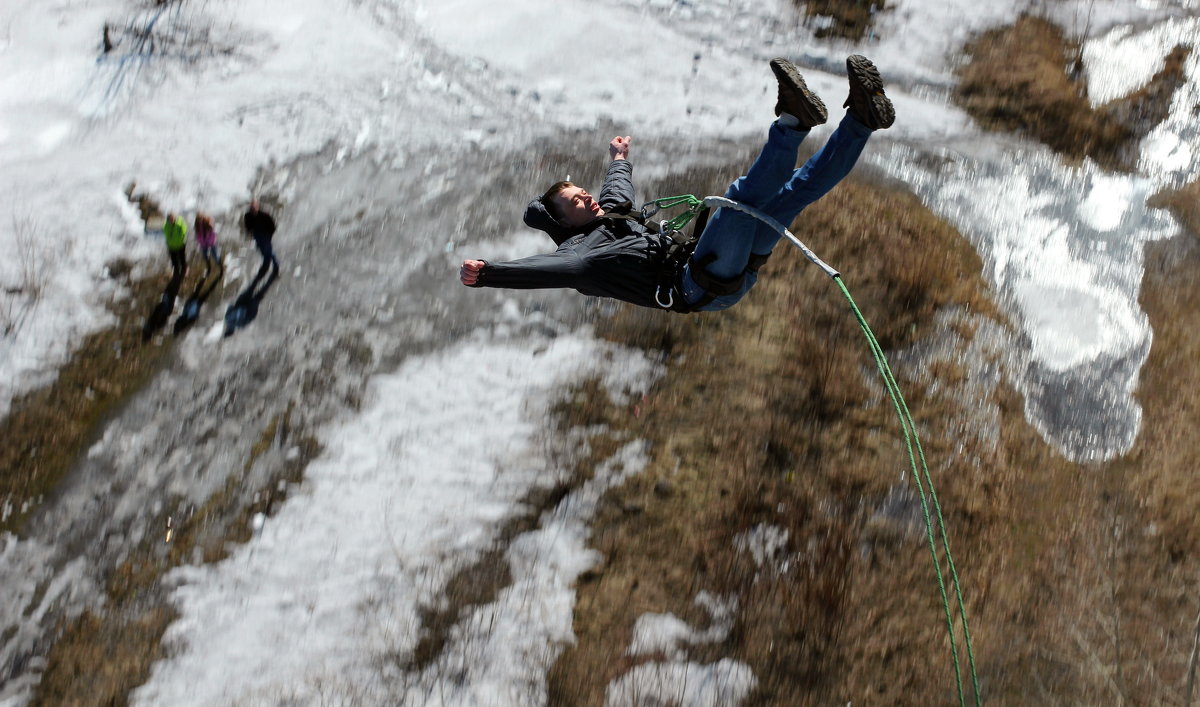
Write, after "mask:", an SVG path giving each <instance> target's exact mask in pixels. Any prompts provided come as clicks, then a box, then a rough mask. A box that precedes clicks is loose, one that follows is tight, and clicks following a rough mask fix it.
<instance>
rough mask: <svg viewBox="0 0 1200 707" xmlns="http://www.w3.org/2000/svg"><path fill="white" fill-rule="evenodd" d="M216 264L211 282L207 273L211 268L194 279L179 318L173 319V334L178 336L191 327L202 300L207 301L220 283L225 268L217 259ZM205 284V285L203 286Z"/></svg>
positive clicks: (197, 314)
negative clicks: (215, 270)
mask: <svg viewBox="0 0 1200 707" xmlns="http://www.w3.org/2000/svg"><path fill="white" fill-rule="evenodd" d="M217 266H218V269H217V275H216V277H214V278H212V281H211V282H209V281H208V274H209V273H210V272H211V269H209V270H205V271H204V275H203V276H202V277H201V278H200V279H199V280H197V281H196V286H195V287H194V288H192V294H191V296H190V297H188V299H187V302H184V304H183V312H182V313H181V314H180V315H179V318H178V319H176V320H175V329H174V333H175V336H179V335H180V334H182V333H184V332H186V331H187V330H188V329H190V328H191V327H192V325H193V324H195V323H196V320H197V319H199V318H200V308H201V307H202V306H204V302H205V301H207V300H208V298H209V296H210V295H211V294H212V293H213V291H214V290H216V289H217V285H219V284H221V279H222V278H223V277H224V275H225V270H224V269H223V268H221V267H220V262H219V261H218V263H217ZM206 284H207V287H206V286H205V285H206Z"/></svg>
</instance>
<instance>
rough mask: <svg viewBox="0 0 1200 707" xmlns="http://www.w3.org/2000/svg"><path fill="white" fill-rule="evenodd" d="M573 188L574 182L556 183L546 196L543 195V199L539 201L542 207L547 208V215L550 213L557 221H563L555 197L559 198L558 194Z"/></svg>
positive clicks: (547, 191)
mask: <svg viewBox="0 0 1200 707" xmlns="http://www.w3.org/2000/svg"><path fill="white" fill-rule="evenodd" d="M573 186H575V183H574V182H555V183H554V184H553V185H551V187H550V188H549V189H547V190H546V193H545V194H542V198H541V199H539V201H541V202H542V206H545V207H546V211H547V213H549V214H550V216H552V217H553V218H554V220H555V221H559V222H561V221H562V213H561V212H560V211H559V210H558V205H557V204H556V203H555V202H554V197H556V196H558V193H559V192H560V191H562V190H563V189H566V188H567V187H573Z"/></svg>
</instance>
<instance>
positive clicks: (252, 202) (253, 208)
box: [250, 199, 258, 211]
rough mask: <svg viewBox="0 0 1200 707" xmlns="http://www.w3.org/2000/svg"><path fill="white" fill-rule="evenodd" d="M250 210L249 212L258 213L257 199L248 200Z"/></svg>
mask: <svg viewBox="0 0 1200 707" xmlns="http://www.w3.org/2000/svg"><path fill="white" fill-rule="evenodd" d="M250 210H251V211H258V199H251V200H250Z"/></svg>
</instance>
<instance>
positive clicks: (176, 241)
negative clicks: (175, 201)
mask: <svg viewBox="0 0 1200 707" xmlns="http://www.w3.org/2000/svg"><path fill="white" fill-rule="evenodd" d="M163 235H164V236H166V239H167V250H180V249H182V248H183V244H184V243H186V242H187V222H186V221H184V220H183V218H182V217H179V216H176V217H175V220H174V221H172V220H170V219H167V220H166V221H165V222H164V223H163Z"/></svg>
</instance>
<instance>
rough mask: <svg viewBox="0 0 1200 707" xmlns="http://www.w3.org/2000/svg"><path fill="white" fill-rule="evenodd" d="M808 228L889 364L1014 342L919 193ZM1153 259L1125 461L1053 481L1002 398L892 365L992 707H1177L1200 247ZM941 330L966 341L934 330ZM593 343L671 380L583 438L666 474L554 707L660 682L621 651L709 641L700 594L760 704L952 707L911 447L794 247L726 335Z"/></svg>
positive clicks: (1053, 460)
mask: <svg viewBox="0 0 1200 707" xmlns="http://www.w3.org/2000/svg"><path fill="white" fill-rule="evenodd" d="M692 176H693V180H694V181H699V180H698V179H697V177H698V175H692ZM712 186H714V184H709V187H710V188H711V187H712ZM662 191H663V193H674V192H670V189H664V190H662ZM795 229H796V233H797V235H798V236H799V237H800V238H801V239H802V240H804V241H805V242H806V243H808V244H809V245H811V246H813V247H814V249H815V250H816V251H817V253H818V254H820V255H821V256H822V257H823V258H825V259H826V260H827V261H828V262H830V263H832V264H833V265H834V266H835V267H839V268H840V269H842V271H843V273H844V277H845V279H846V281H847V283H848V286H849V288H850V290H851V291H852V293H853V294H854V296H855V298H856V300H857V301H858V303H859V306H860V307H861V309H862V311H863V312H864V314H865V316H866V317H867V319H868V321H869V322H870V323H871V325H872V327H873V328H875V330H876V334H877V336H878V337H879V339H880V341H881V342H882V344H883V346H884V347H885V349H887V350H888V351H891V352H893V353H895V352H896V351H898V350H903V349H906V348H908V347H911V346H913V345H918V346H919V345H920V344H921V342H923V341H926V340H927V339H928V337H931V336H944V337H950V338H951V339H953V340H957V342H958V347H959V349H960V350H961V349H963V348H964V347H965V346H966V345H968V344H969V343H970V340H971V338H972V337H973V336H974V333H975V331H976V330H977V329H978V327H979V326H980V325H982V324H984V323H986V322H988V321H991V322H1000V323H1001V326H1003V323H1002V322H1003V320H1002V317H1001V316H1000V315H999V314H998V313H997V312H996V311H995V310H994V309H993V307H992V306H991V305H990V303H989V300H988V296H987V288H986V286H985V284H984V282H983V280H982V279H981V277H980V262H979V260H978V258H977V256H976V255H975V254H974V252H973V251H972V249H971V248H970V246H969V245H968V244H967V243H966V242H965V241H964V240H963V239H962V238H961V236H959V235H958V234H957V233H956V232H955V231H954V229H953V228H951V227H949V226H948V225H946V224H945V223H943V222H940V221H939V220H938V219H936V218H935V217H934V216H932V215H931V214H930V213H929V212H928V211H927V210H926V209H925V208H924V207H923V206H922V205H921V204H920V203H919V202H918V200H917V199H915V198H914V197H912V196H911V195H909V194H906V193H903V192H900V191H896V190H894V189H892V188H890V187H885V186H880V185H873V184H865V183H863V182H856V181H854V180H851V181H849V182H846V183H844V184H842V185H841V186H839V187H838V188H837V189H836V190H835V191H834V192H833V193H831V194H830V195H829V196H827V197H826V198H825V199H823V200H822V201H821V202H819V203H818V204H816V205H814V206H812V207H810V208H809V209H808V210H807V211H806V212H805V214H804V215H803V216H802V217H801V219H800V220H799V221H798V222H797V223H796V224H795ZM1156 249H1162V253H1159V254H1157V255H1154V256H1152V258H1151V266H1150V268H1149V269H1150V271H1151V272H1150V273H1149V274H1148V276H1147V282H1146V286H1145V289H1144V292H1143V295H1142V302H1143V306H1144V307H1146V310H1147V311H1148V312H1149V313H1150V316H1151V320H1152V322H1153V324H1154V327H1155V343H1154V350H1153V351H1152V353H1151V357H1150V360H1149V361H1148V363H1147V365H1146V367H1145V369H1144V371H1143V379H1142V384H1141V387H1140V389H1139V399H1140V400H1141V402H1142V404H1143V405H1144V406H1145V410H1146V418H1145V424H1144V431H1143V433H1142V436H1141V438H1140V439H1139V441H1138V443H1137V445H1136V447H1135V448H1134V449H1133V450H1132V451H1131V453H1130V454H1129V455H1128V456H1126V457H1125V458H1122V459H1119V460H1116V461H1114V462H1112V463H1109V464H1105V465H1092V466H1087V467H1085V466H1081V465H1078V464H1074V463H1072V462H1069V461H1068V460H1066V459H1064V458H1062V457H1061V456H1059V455H1058V454H1057V453H1056V452H1055V451H1054V450H1052V449H1051V448H1050V447H1048V446H1047V445H1046V444H1045V442H1044V441H1043V440H1042V439H1041V437H1040V436H1039V435H1038V434H1037V432H1036V431H1035V430H1034V429H1032V428H1031V427H1030V426H1029V425H1028V423H1027V422H1026V421H1025V417H1024V405H1023V401H1022V400H1021V398H1020V396H1019V395H1018V394H1017V393H1016V392H1014V390H1013V389H1012V388H1010V387H1008V386H1007V385H1004V384H1002V385H1001V386H999V387H997V388H996V389H994V390H992V391H991V392H990V394H985V395H983V396H978V395H976V397H972V396H971V395H965V394H963V393H964V391H965V390H966V391H969V390H970V389H968V388H964V386H965V385H966V384H968V383H969V382H970V381H969V374H968V373H967V371H968V370H969V368H968V367H967V366H965V365H960V364H959V362H957V361H955V360H954V359H953V358H949V359H945V358H943V359H937V358H936V357H933V358H929V359H924V360H922V361H919V362H917V361H913V360H912V359H911V358H910V357H905V358H903V359H902V360H904V361H906V362H907V363H905V364H904V365H897V366H895V367H896V368H897V371H896V373H897V377H898V379H899V382H900V385H901V388H902V390H903V391H904V393H905V395H906V396H907V399H908V403H909V406H910V408H911V410H912V412H913V415H914V417H915V418H916V423H917V426H918V428H919V430H920V431H921V435H922V440H923V442H924V445H925V450H926V454H927V457H928V458H929V460H930V467H931V472H932V474H933V477H934V479H935V482H936V485H937V490H938V494H939V498H940V500H941V503H942V506H943V509H944V511H945V519H946V523H947V525H948V528H949V533H950V541H951V543H952V547H953V550H954V553H955V557H956V560H957V563H958V572H959V574H960V577H961V579H962V583H963V586H964V589H965V595H966V596H965V599H966V606H967V610H968V616H969V618H970V622H971V629H972V636H973V638H974V648H975V654H976V658H977V665H978V673H979V678H980V683H981V688H982V693H983V695H982V697H983V699H984V701H986V702H990V703H994V704H1119V703H1129V704H1180V703H1182V700H1183V696H1184V690H1185V685H1184V681H1185V678H1186V676H1185V673H1186V672H1187V667H1188V658H1189V653H1190V651H1191V648H1192V640H1193V639H1192V631H1193V629H1194V624H1195V621H1196V613H1197V610H1198V609H1200V594H1198V592H1197V589H1198V587H1197V582H1198V580H1200V565H1198V560H1197V558H1200V553H1198V552H1197V551H1198V550H1200V548H1198V547H1197V542H1198V541H1200V530H1197V526H1196V524H1195V523H1194V520H1193V516H1194V514H1193V513H1192V509H1191V505H1192V504H1191V503H1190V502H1189V501H1188V500H1187V499H1194V498H1196V497H1197V494H1200V488H1197V485H1198V484H1200V482H1198V481H1197V480H1196V477H1195V474H1194V469H1195V468H1196V463H1197V461H1198V460H1197V459H1196V455H1197V451H1196V445H1195V444H1194V435H1193V433H1192V432H1191V428H1192V426H1193V425H1194V420H1195V419H1197V409H1196V408H1197V394H1196V393H1195V392H1194V391H1196V390H1200V386H1197V385H1196V384H1197V382H1198V381H1197V380H1196V379H1197V377H1198V376H1200V371H1198V370H1197V366H1196V364H1195V362H1196V361H1197V360H1200V350H1198V347H1200V337H1198V336H1197V335H1196V333H1195V332H1196V331H1197V330H1198V329H1197V326H1196V324H1197V322H1194V321H1192V320H1193V319H1196V318H1197V317H1200V314H1197V313H1198V312H1200V307H1198V306H1197V305H1198V304H1200V302H1197V301H1196V299H1197V298H1198V297H1200V283H1198V282H1197V278H1198V277H1200V267H1198V265H1200V263H1198V262H1197V257H1200V256H1198V255H1197V252H1196V251H1198V250H1200V246H1197V245H1196V244H1195V243H1192V244H1191V245H1188V246H1187V247H1184V246H1181V245H1179V244H1178V243H1176V242H1174V241H1173V242H1172V243H1171V244H1164V245H1160V246H1156ZM939 312H943V313H946V312H958V313H959V316H958V317H957V318H956V321H957V322H958V324H955V325H954V326H951V327H949V328H938V327H936V326H935V321H936V318H935V315H936V314H937V313H939ZM601 328H602V332H603V334H604V335H605V336H607V337H610V338H612V339H614V340H616V341H620V342H625V343H628V344H632V345H636V346H640V347H644V348H647V349H650V350H655V351H662V352H663V355H664V357H665V358H666V360H668V361H669V362H670V365H669V370H668V373H667V375H666V377H665V378H664V379H663V381H662V382H661V383H660V384H659V385H658V386H657V388H656V389H655V390H654V391H653V393H652V395H651V396H650V398H649V399H648V400H647V401H646V403H645V405H644V406H643V408H642V414H641V416H640V417H635V416H632V415H627V416H626V417H625V418H624V419H617V420H612V419H611V416H610V415H609V414H608V413H607V412H604V411H601V410H597V411H596V417H595V418H589V417H588V414H587V411H586V410H584V411H577V415H576V419H575V422H576V423H577V424H585V423H588V422H589V420H590V421H591V422H594V421H596V420H599V419H600V416H602V415H603V416H606V419H608V420H609V424H612V425H615V426H616V428H617V429H620V430H622V431H627V432H629V433H632V434H637V435H641V436H644V437H645V438H647V439H648V440H650V442H651V445H652V461H651V464H650V467H649V468H648V469H647V471H646V472H645V473H644V474H643V475H640V476H638V477H635V478H633V479H631V480H630V481H629V482H627V483H626V484H625V485H623V486H622V487H620V488H618V489H615V490H614V491H612V492H611V493H610V494H609V495H608V496H607V497H606V499H605V502H604V503H603V504H602V510H601V511H600V513H599V515H598V517H597V518H596V520H595V523H594V525H593V545H594V547H595V548H596V549H598V550H599V551H600V552H601V553H602V556H603V560H602V562H601V564H600V565H599V566H598V567H597V568H596V569H595V570H594V571H592V572H589V573H588V574H586V575H585V576H583V577H582V578H581V579H580V582H579V585H578V587H577V590H578V602H577V606H576V614H575V626H574V627H575V632H576V636H577V641H576V643H575V644H574V645H572V646H570V647H568V648H567V649H566V651H565V652H564V653H563V655H562V657H561V658H560V660H559V661H558V662H557V663H556V665H555V666H554V667H553V669H552V672H551V675H550V691H551V693H550V694H551V704H572V705H601V704H604V695H605V689H606V687H607V686H608V685H609V684H610V683H611V682H612V681H613V680H614V679H615V678H617V677H619V676H621V675H623V674H624V673H625V672H627V671H628V670H629V669H630V668H631V667H633V666H635V665H637V664H639V663H642V662H645V661H647V660H654V659H656V658H661V656H649V657H641V656H639V657H635V656H630V655H629V654H628V652H627V650H628V647H629V645H630V640H631V637H632V630H633V626H634V622H635V621H636V619H637V618H638V617H639V616H641V615H642V614H644V613H647V612H671V613H673V614H675V615H676V616H679V617H681V618H683V619H684V620H686V621H688V622H689V623H691V624H692V625H693V626H696V627H698V628H701V629H702V628H704V627H706V626H707V625H708V621H709V620H710V617H708V616H706V615H705V613H704V612H703V611H701V610H700V609H699V608H698V607H697V606H696V604H695V603H694V599H695V597H696V595H697V593H698V592H700V591H702V590H705V591H709V592H712V593H715V594H718V595H720V596H723V597H726V598H729V599H733V600H735V601H736V605H737V612H736V613H737V618H736V621H735V626H734V628H733V630H732V631H731V632H730V634H729V635H728V636H727V637H726V638H725V639H724V640H723V641H721V642H720V643H718V644H714V645H705V646H692V647H689V648H687V655H688V658H689V659H690V660H694V661H698V662H701V663H709V662H713V661H715V660H717V659H719V658H723V657H728V658H733V659H735V660H739V661H742V662H744V663H746V664H747V665H748V666H749V667H750V668H751V669H752V671H753V673H754V675H755V676H756V679H757V681H758V683H757V688H756V690H755V692H754V693H753V695H752V696H751V698H750V700H749V702H748V704H751V705H809V704H811V705H825V704H846V703H848V702H853V703H854V704H889V705H890V704H896V705H930V704H954V703H956V702H957V697H956V691H955V682H954V676H953V671H952V666H951V654H950V649H949V644H948V639H947V632H946V627H945V618H944V615H943V611H942V606H941V602H940V600H939V597H938V591H937V586H936V583H935V580H934V575H933V569H932V564H931V559H930V557H929V553H928V547H927V544H926V540H925V536H924V530H923V526H922V523H921V521H920V510H919V506H918V505H917V502H916V501H915V496H914V494H913V491H912V485H911V479H909V478H907V461H906V457H905V452H904V450H903V447H902V444H901V442H900V439H899V429H898V425H897V422H896V420H895V415H894V412H893V411H892V410H891V406H890V403H889V402H888V401H887V399H886V398H885V397H883V395H882V393H881V391H880V388H879V385H878V384H877V383H875V382H874V381H875V379H876V378H877V374H876V373H875V371H874V370H873V367H872V365H871V359H870V357H869V355H868V352H867V349H866V344H865V342H864V341H863V339H862V335H861V333H860V332H858V331H857V329H856V327H855V323H854V321H853V319H852V317H851V315H850V313H849V311H848V308H847V305H846V303H845V301H844V300H843V299H842V298H841V297H840V295H839V293H837V291H836V288H835V287H834V285H833V284H832V283H830V282H829V281H828V279H827V278H826V277H825V276H824V275H822V274H820V273H819V272H818V271H817V270H816V269H815V268H813V267H811V266H810V265H809V264H807V263H806V262H805V261H803V260H802V259H801V258H800V256H799V254H798V253H795V252H793V251H792V250H791V249H790V248H788V247H787V246H786V244H784V245H783V246H781V247H780V249H779V250H777V252H776V255H775V257H774V258H772V261H771V262H770V263H769V264H768V265H767V267H766V269H765V271H764V277H763V279H762V280H761V281H760V283H759V285H758V286H757V287H756V289H755V290H754V292H752V293H751V295H750V296H749V297H748V298H747V299H746V300H744V301H743V302H741V303H740V304H739V305H738V306H737V307H735V308H733V309H732V310H729V311H727V312H724V313H721V314H715V315H713V314H702V315H692V316H687V317H679V316H667V315H663V314H660V313H655V312H649V311H644V310H636V309H633V308H628V309H625V310H622V311H621V312H620V313H619V314H618V315H617V316H616V317H615V318H614V319H613V320H612V321H610V322H606V323H604V324H603V325H602V327H601ZM893 360H896V359H895V358H893ZM980 409H987V410H993V411H995V413H996V418H995V419H997V420H998V421H999V422H998V426H997V428H996V429H995V431H994V432H995V434H993V435H989V434H980V431H979V430H978V429H974V428H973V427H972V425H973V424H976V423H974V422H973V421H974V420H976V419H977V418H978V415H977V413H978V411H979V410H980ZM897 509H898V510H897ZM759 524H767V525H770V526H774V527H776V528H779V529H782V530H785V531H786V532H787V542H786V547H784V548H783V549H782V550H781V552H780V553H779V554H778V555H777V556H776V558H775V559H776V563H775V564H774V566H771V565H770V564H769V563H768V565H766V566H762V567H759V566H757V565H756V564H755V561H754V560H753V559H752V557H751V556H750V554H749V553H747V552H744V551H740V550H738V549H737V546H736V538H738V537H739V535H740V534H742V533H745V532H746V531H748V530H750V529H752V528H754V527H755V526H757V525H759ZM953 618H954V623H955V627H956V629H958V630H959V631H961V617H960V616H959V615H958V612H957V611H956V610H954V611H953ZM958 640H959V643H958V649H959V655H960V659H961V661H962V679H963V683H964V688H965V689H966V692H967V700H968V702H971V701H972V696H971V688H970V676H969V672H968V666H967V662H966V654H965V651H964V650H963V646H962V642H961V632H960V633H958Z"/></svg>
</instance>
